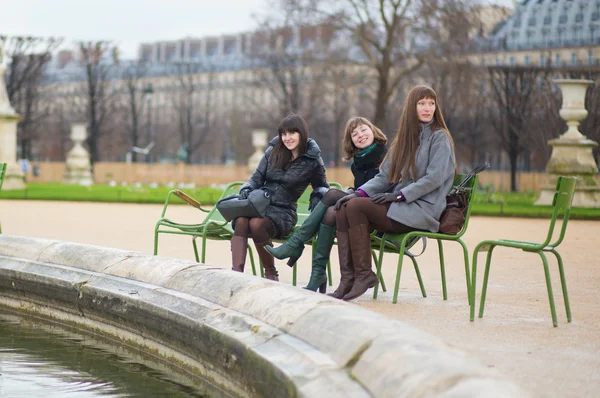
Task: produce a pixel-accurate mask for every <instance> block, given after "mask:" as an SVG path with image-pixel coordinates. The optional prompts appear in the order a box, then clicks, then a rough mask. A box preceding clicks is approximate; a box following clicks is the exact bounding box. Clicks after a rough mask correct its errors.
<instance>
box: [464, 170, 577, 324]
mask: <svg viewBox="0 0 600 398" xmlns="http://www.w3.org/2000/svg"><path fill="white" fill-rule="evenodd" d="M576 180H577V178H576V177H562V176H561V177H559V178H558V181H557V184H556V192H555V193H554V200H553V201H552V207H553V211H552V219H551V220H550V226H549V227H548V234H547V236H546V240H544V241H543V242H542V243H534V242H521V241H516V240H505V239H501V240H484V241H483V242H480V243H479V244H478V245H477V246H475V250H474V251H473V274H472V276H471V281H472V284H471V296H472V297H473V302H472V303H471V314H470V319H471V321H473V318H474V316H475V299H474V298H475V285H476V283H475V282H476V279H475V278H476V275H477V254H479V252H480V251H487V252H488V254H487V259H486V264H485V272H484V275H483V286H482V290H481V302H480V304H479V317H480V318H482V317H483V310H484V306H485V298H486V292H487V285H488V278H489V275H490V262H491V259H492V251H493V250H494V248H495V247H497V246H503V247H512V248H515V249H521V250H523V251H526V252H530V253H537V254H539V255H540V257H541V258H542V263H543V265H544V274H545V276H546V287H547V289H548V300H549V301H550V312H551V313H552V324H553V325H554V326H555V327H556V326H558V322H557V320H556V308H555V306H554V295H553V294H552V284H551V282H550V272H549V270H548V260H547V258H546V255H545V254H544V252H550V253H552V254H554V255H555V256H556V260H557V261H558V271H559V274H560V283H561V285H562V291H563V297H564V301H565V309H566V312H567V321H568V322H571V308H570V306H569V296H568V294H567V281H566V279H565V271H564V268H563V261H562V257H561V256H560V254H558V251H557V250H556V248H557V247H558V245H560V244H561V242H562V241H563V239H564V237H565V232H566V230H567V223H568V221H569V214H570V213H571V202H572V201H573V194H574V192H575V183H576ZM559 218H561V219H562V222H559V224H562V225H561V227H560V232H559V233H558V238H557V239H556V241H554V242H553V243H550V242H551V240H552V238H553V236H554V232H555V229H556V227H557V224H556V221H557V220H558V219H559Z"/></svg>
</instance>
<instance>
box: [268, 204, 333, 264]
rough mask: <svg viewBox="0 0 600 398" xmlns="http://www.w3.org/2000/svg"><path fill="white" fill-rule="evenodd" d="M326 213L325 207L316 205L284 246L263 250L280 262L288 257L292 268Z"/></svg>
mask: <svg viewBox="0 0 600 398" xmlns="http://www.w3.org/2000/svg"><path fill="white" fill-rule="evenodd" d="M326 211H327V206H325V205H324V204H323V202H319V203H317V205H316V206H315V208H314V209H313V211H312V212H311V213H310V215H309V216H308V217H307V218H306V220H305V221H304V223H303V224H302V225H301V226H300V228H298V229H297V230H296V232H294V233H293V234H292V236H290V237H289V238H288V240H286V241H285V243H284V244H282V245H281V246H279V247H276V248H273V247H271V246H265V249H266V250H267V251H268V252H269V253H271V255H273V256H274V257H276V258H278V259H280V260H282V259H284V258H288V257H289V259H290V260H289V261H288V263H287V264H288V265H289V266H290V267H293V266H294V264H296V261H298V259H299V258H300V256H301V255H302V252H303V251H304V242H306V241H308V240H309V239H311V238H312V237H313V236H315V234H316V233H317V231H318V230H319V225H321V220H322V219H323V216H324V215H325V212H326Z"/></svg>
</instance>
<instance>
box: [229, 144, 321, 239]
mask: <svg viewBox="0 0 600 398" xmlns="http://www.w3.org/2000/svg"><path fill="white" fill-rule="evenodd" d="M277 141H279V136H277V137H275V138H273V139H272V140H271V141H270V142H269V148H267V150H266V151H265V156H263V158H262V159H261V161H260V163H259V164H258V167H257V168H256V170H255V171H254V173H253V174H252V176H251V177H250V180H249V181H248V182H247V183H245V184H244V185H242V188H241V189H240V191H242V190H244V189H250V190H254V189H258V188H261V187H263V186H264V187H268V188H269V189H270V190H271V206H269V208H268V209H267V214H266V216H267V217H269V218H270V219H271V220H272V221H273V223H274V224H275V236H274V237H275V238H276V239H282V238H284V237H286V236H287V235H289V234H290V233H291V232H292V231H293V230H294V226H295V225H296V221H297V220H298V215H297V214H296V209H297V207H298V204H297V202H298V199H299V198H300V196H302V193H303V192H304V190H305V189H306V187H308V184H311V185H312V188H313V192H312V194H311V196H310V202H311V205H315V204H316V203H317V202H318V201H319V200H321V198H322V197H323V195H325V193H327V191H328V190H329V184H328V183H327V178H326V177H325V166H324V165H323V159H321V150H320V149H319V146H318V145H317V143H316V141H315V140H313V139H312V138H309V139H308V142H307V146H306V152H305V153H304V154H303V155H301V156H299V157H298V158H297V159H296V160H294V161H293V162H291V163H290V164H288V165H287V166H286V167H285V168H284V169H283V170H281V169H274V168H273V167H272V164H271V161H270V160H269V156H270V155H271V152H272V150H273V147H274V146H275V144H276V143H277ZM311 208H312V206H311Z"/></svg>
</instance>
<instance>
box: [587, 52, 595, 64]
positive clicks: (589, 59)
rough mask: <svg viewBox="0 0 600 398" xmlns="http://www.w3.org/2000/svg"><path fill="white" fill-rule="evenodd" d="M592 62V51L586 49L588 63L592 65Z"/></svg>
mask: <svg viewBox="0 0 600 398" xmlns="http://www.w3.org/2000/svg"><path fill="white" fill-rule="evenodd" d="M593 63H594V52H593V51H592V50H589V51H588V64H589V65H592V64H593Z"/></svg>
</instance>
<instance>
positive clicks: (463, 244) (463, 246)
mask: <svg viewBox="0 0 600 398" xmlns="http://www.w3.org/2000/svg"><path fill="white" fill-rule="evenodd" d="M457 242H458V243H460V245H461V246H462V248H463V254H464V256H465V280H466V281H467V299H468V300H469V305H470V304H471V281H470V276H469V275H470V272H469V251H468V250H467V245H466V244H465V242H463V241H462V240H460V239H458V240H457Z"/></svg>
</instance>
